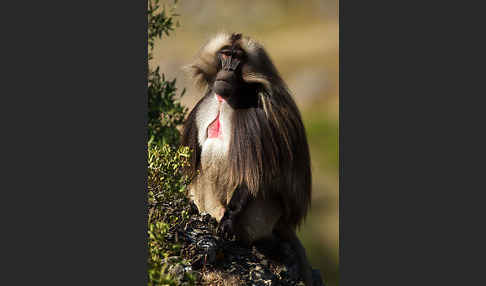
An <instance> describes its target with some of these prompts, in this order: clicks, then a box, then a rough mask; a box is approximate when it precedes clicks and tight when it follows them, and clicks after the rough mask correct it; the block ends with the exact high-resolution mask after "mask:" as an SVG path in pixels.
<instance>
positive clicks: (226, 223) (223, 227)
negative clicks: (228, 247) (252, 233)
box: [218, 211, 235, 240]
mask: <svg viewBox="0 0 486 286" xmlns="http://www.w3.org/2000/svg"><path fill="white" fill-rule="evenodd" d="M234 229H235V228H234V219H233V218H232V217H231V216H230V215H229V212H228V211H225V213H224V216H223V218H222V219H221V221H220V222H219V226H218V235H219V236H221V237H223V238H224V239H227V240H230V239H232V238H233V236H234V235H235V233H234Z"/></svg>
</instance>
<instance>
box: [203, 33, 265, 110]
mask: <svg viewBox="0 0 486 286" xmlns="http://www.w3.org/2000/svg"><path fill="white" fill-rule="evenodd" d="M240 39H241V34H233V35H231V38H230V42H229V44H227V45H224V46H223V47H221V48H220V49H219V50H218V51H217V52H216V55H215V56H216V58H217V60H216V62H217V73H216V76H215V77H214V81H213V85H212V90H213V91H214V93H215V94H216V95H217V96H220V97H221V98H222V99H224V100H225V101H226V102H227V103H228V104H229V105H230V106H231V107H233V108H244V107H249V106H254V105H255V104H256V103H257V87H258V86H257V84H254V83H248V82H245V81H244V80H243V76H242V75H243V74H242V71H244V70H247V69H248V67H247V66H248V65H249V62H248V56H247V54H246V52H245V51H244V50H243V49H242V47H241V43H240Z"/></svg>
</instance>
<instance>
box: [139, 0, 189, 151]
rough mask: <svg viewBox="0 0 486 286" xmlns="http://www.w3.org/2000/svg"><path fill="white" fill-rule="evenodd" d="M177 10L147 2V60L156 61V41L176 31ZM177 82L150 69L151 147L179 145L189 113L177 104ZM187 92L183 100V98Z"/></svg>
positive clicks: (149, 131) (156, 70)
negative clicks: (182, 127)
mask: <svg viewBox="0 0 486 286" xmlns="http://www.w3.org/2000/svg"><path fill="white" fill-rule="evenodd" d="M176 2H177V1H174V5H175V3H176ZM174 7H175V6H172V7H171V8H169V9H167V8H166V7H165V6H161V5H160V1H159V0H148V11H147V12H148V15H147V16H148V17H147V19H148V49H149V54H148V59H149V61H150V60H151V59H152V58H153V55H152V52H153V48H154V44H155V39H156V38H162V36H163V35H165V36H169V32H170V31H172V30H173V26H174V21H173V17H175V16H178V15H177V14H175V13H174ZM175 84H176V79H173V80H172V81H167V80H166V79H165V76H164V74H162V75H161V74H160V70H159V67H155V68H151V67H150V65H149V67H148V138H149V142H150V143H151V144H157V145H159V146H162V145H164V144H170V145H176V144H178V143H179V139H180V134H179V131H178V130H177V127H178V126H180V125H181V124H182V122H183V120H184V117H185V115H186V113H187V108H185V107H183V106H182V105H181V104H180V103H179V102H177V101H176V88H175ZM184 93H185V90H183V91H182V93H181V95H180V96H183V95H184Z"/></svg>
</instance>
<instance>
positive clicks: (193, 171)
mask: <svg viewBox="0 0 486 286" xmlns="http://www.w3.org/2000/svg"><path fill="white" fill-rule="evenodd" d="M231 37H232V35H231V34H226V33H221V34H218V35H216V36H215V37H214V38H213V39H211V40H210V41H209V42H208V43H207V44H206V45H205V46H203V48H202V49H201V50H200V51H199V53H198V55H197V57H196V59H195V61H194V62H193V63H192V64H190V65H188V66H187V67H186V68H185V69H186V71H187V72H188V73H189V75H190V77H191V78H192V79H193V81H194V83H195V85H196V86H197V87H199V88H200V89H201V91H202V92H204V94H205V96H204V97H203V98H202V99H201V100H200V101H199V102H198V103H197V104H196V106H195V107H194V109H193V110H192V111H191V113H190V114H189V117H188V119H187V121H186V124H185V127H184V132H183V136H182V144H183V145H186V146H189V147H190V148H191V149H193V150H194V155H193V156H192V159H191V160H192V161H191V162H192V163H191V166H190V168H188V169H187V170H186V171H187V174H189V175H190V176H191V177H193V180H194V181H198V180H199V181H201V180H203V179H204V174H200V172H201V171H202V170H201V148H202V146H200V144H199V142H198V132H199V130H198V127H197V124H196V116H197V114H198V112H200V110H201V109H202V108H203V107H201V106H202V105H203V101H204V100H205V99H206V98H208V97H209V96H211V86H212V84H213V83H214V78H215V76H216V74H217V72H218V69H217V67H218V59H217V56H216V54H217V52H218V51H219V49H220V48H222V47H223V46H225V45H230V44H231V43H232V38H231ZM238 41H239V42H238V43H239V45H240V47H241V48H242V49H243V50H244V51H245V52H246V54H247V59H246V61H247V64H245V65H244V66H243V67H242V70H241V75H242V79H243V81H244V82H246V83H247V84H249V85H253V86H257V88H256V94H255V96H256V104H255V105H251V106H245V107H244V108H239V107H235V108H234V110H233V111H232V116H231V126H232V136H231V139H230V143H229V151H228V154H227V156H228V158H227V163H228V166H227V170H225V180H227V182H226V184H225V185H224V188H222V190H218V192H222V193H223V195H224V194H226V195H227V196H228V197H229V198H231V195H232V193H233V192H234V190H235V189H236V188H238V187H239V186H245V187H246V188H248V191H249V193H250V194H251V195H252V196H253V198H255V199H259V200H260V201H272V202H274V203H275V204H276V207H275V208H276V209H277V210H278V212H279V213H280V212H281V215H280V216H275V218H277V219H278V223H277V222H273V223H274V226H275V227H278V226H281V227H280V228H281V230H280V232H281V233H293V236H292V235H290V234H289V235H286V236H287V237H291V238H292V239H293V240H295V239H296V237H295V238H294V236H295V229H296V228H297V227H298V226H299V225H300V224H301V223H302V221H303V220H304V219H305V216H306V214H307V211H308V209H309V207H310V203H311V168H310V158H309V148H308V144H307V139H306V134H305V129H304V125H303V123H302V120H301V115H300V112H299V110H298V109H297V106H296V104H295V102H294V100H293V99H292V96H291V94H290V92H289V89H288V88H287V85H286V84H285V82H284V81H283V80H282V78H281V76H280V75H279V73H278V71H277V69H276V68H275V66H274V64H273V63H272V61H271V59H270V57H269V56H268V54H267V53H266V51H265V50H264V48H263V46H262V45H261V44H259V43H258V42H256V41H254V40H252V39H250V38H248V37H242V38H241V39H238ZM241 96H247V95H241ZM248 96H251V95H248ZM198 173H199V175H198ZM200 191H204V190H200ZM218 195H221V194H218ZM229 198H228V200H227V202H228V201H229ZM223 204H224V203H223ZM256 205H257V204H255V205H254V206H256ZM272 228H273V226H271V228H270V232H271V230H272ZM297 241H298V239H297ZM299 245H300V243H299ZM300 247H301V245H300ZM301 248H302V247H301ZM302 249H303V248H302ZM302 259H306V258H305V253H304V254H303V258H302ZM307 266H308V264H307ZM306 271H307V273H306V275H307V278H308V275H309V273H308V270H306Z"/></svg>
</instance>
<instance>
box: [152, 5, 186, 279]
mask: <svg viewBox="0 0 486 286" xmlns="http://www.w3.org/2000/svg"><path fill="white" fill-rule="evenodd" d="M175 3H176V2H175V1H174V4H175ZM174 7H175V5H174V6H172V7H171V8H169V9H166V7H165V6H161V5H160V1H159V0H148V11H147V12H148V13H147V14H148V15H147V18H148V51H149V54H148V58H149V61H150V60H151V59H152V58H153V56H152V52H153V48H154V44H155V40H156V39H157V38H162V36H164V35H165V36H168V35H169V32H170V31H172V30H173V27H174V25H175V24H174V22H173V17H175V16H177V14H175V13H174ZM147 84H148V142H147V149H148V151H147V153H148V158H147V159H148V160H147V163H148V172H147V176H148V177H147V179H148V180H147V182H148V186H147V189H148V198H147V199H148V204H149V210H148V220H147V234H148V253H149V258H148V285H150V286H152V285H154V286H155V285H177V284H178V281H176V280H174V279H173V277H171V275H170V274H169V272H168V267H169V264H168V263H167V261H168V260H167V258H168V257H174V256H176V257H177V256H179V255H180V253H179V252H180V251H179V250H180V245H179V244H178V243H177V241H174V240H173V239H171V237H172V236H173V233H174V232H175V229H177V228H178V227H180V226H181V225H182V224H183V223H184V221H185V220H186V219H187V216H188V215H187V206H188V201H187V197H186V195H185V189H186V186H187V184H188V178H187V177H186V176H183V175H182V172H181V170H182V168H184V167H185V166H187V165H188V164H189V156H190V151H189V148H188V147H179V140H180V133H179V131H178V129H177V128H178V127H180V126H181V125H182V123H183V120H184V118H185V116H186V113H187V109H186V108H185V107H183V106H182V105H181V104H180V103H179V102H177V101H176V99H177V97H176V91H177V90H176V88H175V84H176V80H175V79H174V80H172V81H167V80H166V79H165V76H164V75H163V74H162V75H161V74H160V71H159V67H155V68H151V67H150V65H149V66H148V83H147ZM183 94H184V91H182V93H181V95H180V96H182V95H183ZM172 263H174V261H172ZM186 280H187V281H186V284H188V285H192V284H193V279H192V278H191V277H187V279H186Z"/></svg>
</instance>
